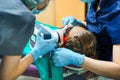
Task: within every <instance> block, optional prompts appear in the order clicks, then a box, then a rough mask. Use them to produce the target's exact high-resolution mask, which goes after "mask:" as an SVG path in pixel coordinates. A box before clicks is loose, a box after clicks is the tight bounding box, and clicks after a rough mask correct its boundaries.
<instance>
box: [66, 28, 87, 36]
mask: <svg viewBox="0 0 120 80" xmlns="http://www.w3.org/2000/svg"><path fill="white" fill-rule="evenodd" d="M81 31H86V29H85V28H83V27H80V26H75V27H73V28H72V29H71V30H70V31H69V34H68V36H69V37H74V36H75V35H76V34H78V33H80V32H81Z"/></svg>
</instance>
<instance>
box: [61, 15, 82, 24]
mask: <svg viewBox="0 0 120 80" xmlns="http://www.w3.org/2000/svg"><path fill="white" fill-rule="evenodd" d="M62 24H63V25H64V26H66V25H69V24H71V25H73V26H76V25H80V26H83V23H82V22H81V21H78V20H77V19H75V18H74V17H73V16H67V17H64V18H63V19H62Z"/></svg>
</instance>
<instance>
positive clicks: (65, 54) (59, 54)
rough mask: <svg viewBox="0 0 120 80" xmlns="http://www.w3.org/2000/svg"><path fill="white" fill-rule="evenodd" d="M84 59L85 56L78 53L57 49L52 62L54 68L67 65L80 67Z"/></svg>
mask: <svg viewBox="0 0 120 80" xmlns="http://www.w3.org/2000/svg"><path fill="white" fill-rule="evenodd" d="M84 58H85V56H84V55H82V54H80V53H76V52H73V51H72V50H69V49H66V48H58V49H56V50H55V51H54V56H53V61H54V63H55V65H56V66H66V65H69V64H73V65H76V66H80V65H81V64H83V62H84Z"/></svg>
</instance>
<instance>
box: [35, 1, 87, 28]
mask: <svg viewBox="0 0 120 80" xmlns="http://www.w3.org/2000/svg"><path fill="white" fill-rule="evenodd" d="M66 16H74V17H75V18H77V19H79V20H82V21H85V4H84V3H82V2H80V0H50V3H49V5H48V7H47V8H46V10H45V11H43V12H41V13H40V14H39V15H37V16H36V19H37V20H38V21H40V22H44V23H47V24H50V25H54V26H57V27H60V26H62V23H61V22H62V18H63V17H66Z"/></svg>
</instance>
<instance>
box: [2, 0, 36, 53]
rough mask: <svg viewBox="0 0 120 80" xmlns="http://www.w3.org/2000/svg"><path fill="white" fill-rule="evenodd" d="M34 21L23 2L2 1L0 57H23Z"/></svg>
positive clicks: (14, 0) (16, 0)
mask: <svg viewBox="0 0 120 80" xmlns="http://www.w3.org/2000/svg"><path fill="white" fill-rule="evenodd" d="M34 21H35V17H34V16H33V14H32V13H31V12H30V11H29V10H28V9H27V8H26V6H25V5H24V4H23V3H22V2H21V0H12V1H10V0H0V55H22V51H23V49H24V47H25V45H26V43H27V41H28V40H29V38H30V36H31V35H32V33H33V29H34Z"/></svg>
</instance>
